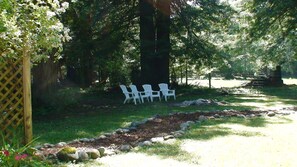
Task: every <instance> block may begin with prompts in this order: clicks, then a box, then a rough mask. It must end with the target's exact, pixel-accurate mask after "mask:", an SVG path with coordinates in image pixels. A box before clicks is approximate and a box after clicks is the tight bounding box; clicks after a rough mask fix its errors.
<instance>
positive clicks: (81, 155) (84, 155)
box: [77, 151, 89, 161]
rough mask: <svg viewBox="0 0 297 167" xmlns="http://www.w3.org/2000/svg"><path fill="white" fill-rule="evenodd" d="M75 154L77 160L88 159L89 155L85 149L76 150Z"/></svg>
mask: <svg viewBox="0 0 297 167" xmlns="http://www.w3.org/2000/svg"><path fill="white" fill-rule="evenodd" d="M77 154H78V160H79V161H86V160H88V159H89V155H88V154H87V153H86V152H85V151H78V152H77Z"/></svg>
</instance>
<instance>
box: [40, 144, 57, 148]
mask: <svg viewBox="0 0 297 167" xmlns="http://www.w3.org/2000/svg"><path fill="white" fill-rule="evenodd" d="M43 147H44V148H53V147H55V145H53V144H50V143H45V144H44V145H43Z"/></svg>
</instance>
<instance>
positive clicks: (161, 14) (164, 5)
mask: <svg viewBox="0 0 297 167" xmlns="http://www.w3.org/2000/svg"><path fill="white" fill-rule="evenodd" d="M170 4H171V0H157V3H156V8H157V17H156V27H157V33H156V34H157V43H156V54H157V56H156V60H155V61H156V62H157V68H156V69H157V70H158V71H157V73H156V74H158V75H157V78H156V79H157V80H156V82H157V83H158V82H159V83H160V82H163V83H169V53H170V37H169V35H170V14H171V10H170Z"/></svg>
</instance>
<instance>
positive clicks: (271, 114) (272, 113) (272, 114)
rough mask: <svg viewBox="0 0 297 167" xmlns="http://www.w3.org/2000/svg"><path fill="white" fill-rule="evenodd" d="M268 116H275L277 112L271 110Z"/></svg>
mask: <svg viewBox="0 0 297 167" xmlns="http://www.w3.org/2000/svg"><path fill="white" fill-rule="evenodd" d="M267 116H269V117H273V116H275V113H274V112H272V111H269V112H268V113H267Z"/></svg>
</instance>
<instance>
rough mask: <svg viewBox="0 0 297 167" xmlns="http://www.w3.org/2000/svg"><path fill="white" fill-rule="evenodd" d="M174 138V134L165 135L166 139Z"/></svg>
mask: <svg viewBox="0 0 297 167" xmlns="http://www.w3.org/2000/svg"><path fill="white" fill-rule="evenodd" d="M173 138H174V136H173V135H167V136H164V140H169V139H173Z"/></svg>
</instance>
